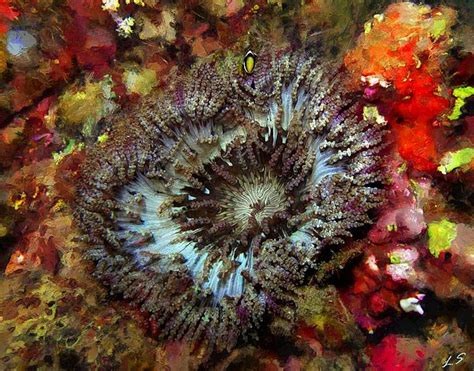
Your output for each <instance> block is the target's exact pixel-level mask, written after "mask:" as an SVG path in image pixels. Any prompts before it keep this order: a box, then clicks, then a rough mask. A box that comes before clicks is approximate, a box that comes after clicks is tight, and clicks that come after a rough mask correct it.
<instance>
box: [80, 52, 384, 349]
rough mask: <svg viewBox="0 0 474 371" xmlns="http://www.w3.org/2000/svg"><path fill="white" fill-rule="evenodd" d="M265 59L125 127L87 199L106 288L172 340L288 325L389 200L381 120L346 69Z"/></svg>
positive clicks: (223, 337)
mask: <svg viewBox="0 0 474 371" xmlns="http://www.w3.org/2000/svg"><path fill="white" fill-rule="evenodd" d="M257 54H260V55H259V56H258V57H256V56H255V55H254V54H252V58H255V60H254V61H252V62H255V64H254V65H252V69H251V70H248V68H245V69H244V68H243V67H242V60H241V59H242V58H239V57H234V56H228V57H227V58H222V59H219V58H217V57H212V58H210V59H209V60H206V61H201V62H200V63H198V64H197V65H196V66H194V67H193V68H192V70H191V71H190V72H189V73H188V74H187V75H184V76H180V77H176V78H175V79H174V80H173V82H172V84H171V86H170V87H169V89H168V90H167V91H166V92H163V93H161V94H160V95H153V96H149V97H147V98H146V100H144V101H143V102H141V103H140V104H139V105H137V106H136V107H134V108H133V109H130V110H128V111H123V112H122V113H120V114H118V115H117V116H115V117H113V120H114V121H115V122H116V124H115V125H114V126H113V128H112V131H111V133H110V135H109V139H108V140H107V141H106V142H105V143H102V144H97V145H96V147H94V148H92V149H91V150H90V151H89V153H88V157H87V159H86V161H85V162H84V164H83V166H82V175H81V180H80V182H79V184H78V186H77V198H76V205H75V216H76V219H77V221H78V222H79V224H80V226H81V228H82V229H83V230H84V232H85V234H86V240H87V241H88V244H89V245H90V247H89V249H88V250H87V255H88V256H89V257H90V258H92V259H93V260H94V261H95V262H96V269H95V276H96V277H97V278H98V279H99V280H101V281H102V282H104V283H105V284H106V285H108V286H109V287H110V289H111V292H112V293H114V294H119V295H121V296H123V298H125V299H128V300H130V301H131V302H133V303H134V304H136V305H138V306H140V307H141V308H142V309H144V310H145V311H147V312H149V313H150V315H151V318H152V319H153V321H154V322H155V323H156V324H157V325H158V328H159V334H160V336H161V337H162V338H164V339H185V340H189V341H194V340H204V341H205V344H206V345H207V346H208V347H209V348H210V349H214V350H216V351H222V350H225V349H231V348H232V347H234V346H235V345H236V343H237V342H238V341H239V340H246V339H248V338H249V337H252V336H256V332H257V331H256V329H257V328H258V327H259V325H260V324H261V322H262V319H263V316H264V314H265V313H269V314H272V313H273V314H277V315H283V313H282V312H283V311H282V310H280V309H279V308H282V307H283V305H286V306H288V305H290V306H291V305H292V304H293V305H294V300H292V299H294V295H295V292H296V289H297V287H298V286H299V285H301V284H302V283H303V282H304V280H305V278H307V277H308V275H310V274H311V271H312V268H314V267H315V266H316V264H317V263H318V258H319V255H320V254H321V252H323V251H324V250H325V249H326V248H327V246H329V245H334V244H339V243H342V242H343V241H344V238H347V237H350V236H351V233H350V230H351V229H353V228H355V227H360V226H362V225H364V224H367V223H369V222H370V218H369V215H368V213H369V211H370V210H372V209H374V208H376V207H377V206H379V205H380V203H381V202H383V189H382V183H383V180H384V176H383V171H382V166H381V164H382V155H381V150H382V147H383V146H384V144H383V138H384V133H385V129H384V122H376V121H375V120H372V119H370V118H366V119H364V118H363V115H362V111H363V107H362V106H363V105H362V103H361V102H360V101H359V97H358V96H357V95H356V94H354V93H351V92H349V91H347V90H346V88H345V87H344V80H345V77H344V72H343V71H340V70H338V69H337V68H334V65H332V64H331V63H327V62H322V61H321V60H319V59H318V58H315V57H312V56H310V55H308V54H304V53H292V52H284V51H264V52H262V53H257ZM247 55H248V53H247ZM305 276H306V277H305Z"/></svg>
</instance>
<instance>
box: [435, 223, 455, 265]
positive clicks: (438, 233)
mask: <svg viewBox="0 0 474 371" xmlns="http://www.w3.org/2000/svg"><path fill="white" fill-rule="evenodd" d="M456 234H457V232H456V224H455V223H452V222H450V221H449V220H446V219H443V220H441V221H439V222H433V223H429V224H428V250H429V251H430V253H431V254H432V255H433V256H435V257H436V258H437V257H438V256H439V254H440V253H441V252H442V251H446V250H449V248H450V247H451V243H452V242H453V241H454V239H455V238H456Z"/></svg>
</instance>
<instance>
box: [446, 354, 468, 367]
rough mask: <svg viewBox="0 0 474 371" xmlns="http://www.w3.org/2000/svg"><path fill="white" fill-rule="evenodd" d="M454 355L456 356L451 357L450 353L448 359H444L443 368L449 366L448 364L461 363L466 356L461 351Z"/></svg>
mask: <svg viewBox="0 0 474 371" xmlns="http://www.w3.org/2000/svg"><path fill="white" fill-rule="evenodd" d="M455 356H456V358H453V356H452V355H451V354H450V355H449V357H448V359H447V360H446V362H444V364H443V368H446V367H449V366H454V365H457V364H459V363H461V362H462V361H464V357H466V353H465V352H461V353H458V354H457V355H455Z"/></svg>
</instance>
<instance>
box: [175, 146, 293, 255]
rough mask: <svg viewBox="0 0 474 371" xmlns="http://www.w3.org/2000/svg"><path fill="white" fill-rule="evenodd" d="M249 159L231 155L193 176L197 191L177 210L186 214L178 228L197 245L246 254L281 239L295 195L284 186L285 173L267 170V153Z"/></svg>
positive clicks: (180, 204) (190, 190)
mask: <svg viewBox="0 0 474 371" xmlns="http://www.w3.org/2000/svg"><path fill="white" fill-rule="evenodd" d="M257 156H258V158H254V159H253V164H252V160H251V159H250V158H247V157H246V156H245V154H242V153H238V154H234V153H232V154H231V155H230V156H228V157H227V158H226V159H225V160H226V161H223V160H221V161H219V162H217V161H216V162H213V163H212V164H211V165H208V166H205V167H204V169H203V170H202V171H201V172H198V173H197V174H194V177H195V178H196V179H198V182H196V188H189V187H188V188H187V189H185V190H186V192H187V196H186V197H185V198H184V200H183V201H182V202H178V203H177V205H178V206H180V207H182V208H183V210H184V212H183V214H182V215H181V218H177V219H178V220H179V221H180V225H181V229H182V230H183V231H184V230H190V229H191V230H193V231H194V233H193V234H191V235H189V236H188V239H189V240H193V241H195V242H197V243H198V244H200V245H205V244H210V243H212V244H214V245H217V246H219V247H221V248H228V247H233V248H234V249H237V250H242V251H245V248H247V247H248V245H254V246H255V245H259V244H260V243H261V241H262V240H264V239H267V238H271V237H278V236H279V237H281V236H282V234H283V231H284V230H285V229H286V219H287V217H288V215H289V212H288V211H289V209H290V206H291V205H292V204H293V203H294V199H295V197H296V196H297V195H296V192H295V190H291V189H290V187H288V185H286V186H285V182H284V180H283V179H284V175H285V174H284V173H285V171H284V169H282V168H281V166H280V169H278V168H277V166H276V165H279V164H278V163H274V164H272V165H273V166H269V163H268V162H267V161H266V160H265V153H260V152H257Z"/></svg>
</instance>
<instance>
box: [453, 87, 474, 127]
mask: <svg viewBox="0 0 474 371" xmlns="http://www.w3.org/2000/svg"><path fill="white" fill-rule="evenodd" d="M471 95H474V87H473V86H460V87H457V88H455V89H454V90H453V96H455V97H456V101H455V102H454V107H453V111H452V112H451V113H450V115H449V116H448V119H450V120H457V119H458V118H459V117H461V114H462V112H461V108H462V107H463V106H464V104H466V99H467V98H469V97H470V96H471Z"/></svg>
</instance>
